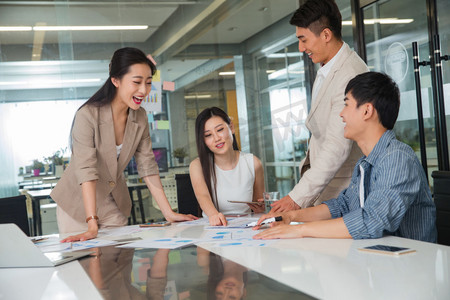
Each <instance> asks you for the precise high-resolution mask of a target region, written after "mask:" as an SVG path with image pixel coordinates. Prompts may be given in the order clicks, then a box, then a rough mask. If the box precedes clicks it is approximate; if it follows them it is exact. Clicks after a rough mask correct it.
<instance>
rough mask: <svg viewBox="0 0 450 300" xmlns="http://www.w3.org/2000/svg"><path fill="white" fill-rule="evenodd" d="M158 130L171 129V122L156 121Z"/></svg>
mask: <svg viewBox="0 0 450 300" xmlns="http://www.w3.org/2000/svg"><path fill="white" fill-rule="evenodd" d="M156 124H157V128H158V129H170V123H169V121H156Z"/></svg>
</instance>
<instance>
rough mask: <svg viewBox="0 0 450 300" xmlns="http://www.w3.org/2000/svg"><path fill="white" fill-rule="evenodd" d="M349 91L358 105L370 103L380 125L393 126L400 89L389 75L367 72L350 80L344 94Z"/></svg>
mask: <svg viewBox="0 0 450 300" xmlns="http://www.w3.org/2000/svg"><path fill="white" fill-rule="evenodd" d="M348 93H351V94H352V96H353V98H355V100H356V105H357V107H359V106H360V105H362V104H364V103H372V105H373V106H374V107H375V109H376V110H377V113H378V119H379V120H380V123H381V125H383V126H384V127H385V128H387V129H392V128H394V124H395V121H396V120H397V117H398V111H399V110H400V91H399V89H398V86H397V84H396V83H395V81H394V80H392V78H391V77H389V76H388V75H386V74H383V73H378V72H367V73H363V74H359V75H357V76H356V77H355V78H353V79H352V80H350V82H349V83H348V84H347V87H346V88H345V94H346V95H347V94H348Z"/></svg>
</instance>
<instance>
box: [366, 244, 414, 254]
mask: <svg viewBox="0 0 450 300" xmlns="http://www.w3.org/2000/svg"><path fill="white" fill-rule="evenodd" d="M358 250H361V251H368V252H375V253H382V254H389V255H401V254H406V253H412V252H416V250H414V249H411V248H404V247H395V246H388V245H374V246H368V247H364V248H359V249H358Z"/></svg>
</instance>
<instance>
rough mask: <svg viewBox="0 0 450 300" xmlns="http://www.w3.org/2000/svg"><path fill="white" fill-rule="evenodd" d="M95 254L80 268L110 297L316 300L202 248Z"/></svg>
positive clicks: (106, 250) (114, 250) (119, 250)
mask: <svg viewBox="0 0 450 300" xmlns="http://www.w3.org/2000/svg"><path fill="white" fill-rule="evenodd" d="M93 251H94V252H93V254H92V255H91V256H90V257H87V258H85V259H81V260H80V264H81V265H82V267H83V268H84V270H85V271H86V273H87V274H88V275H89V277H90V278H91V280H92V282H93V283H94V285H95V286H96V287H97V289H98V290H99V292H100V293H101V295H102V297H103V298H104V299H121V300H122V299H157V300H162V299H166V300H184V299H218V300H219V299H220V300H223V299H313V298H312V297H309V296H307V295H305V294H302V293H300V292H299V291H296V290H294V289H291V288H289V287H287V286H285V285H283V284H281V283H279V282H277V281H275V280H272V279H269V278H267V277H265V276H263V275H261V274H258V273H256V272H253V271H251V270H248V269H247V268H245V267H243V266H241V265H239V264H237V263H235V262H233V261H231V260H227V259H225V258H223V257H221V256H219V255H216V254H214V253H212V252H209V251H207V250H205V249H203V248H200V247H195V246H191V247H186V248H183V249H175V250H169V249H128V248H115V246H110V247H103V248H95V249H93Z"/></svg>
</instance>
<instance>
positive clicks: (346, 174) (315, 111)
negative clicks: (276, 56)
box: [289, 43, 368, 208]
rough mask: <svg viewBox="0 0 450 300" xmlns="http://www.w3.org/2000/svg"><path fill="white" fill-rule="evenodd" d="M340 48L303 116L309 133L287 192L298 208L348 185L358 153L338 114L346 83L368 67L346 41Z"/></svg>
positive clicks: (313, 203)
mask: <svg viewBox="0 0 450 300" xmlns="http://www.w3.org/2000/svg"><path fill="white" fill-rule="evenodd" d="M343 47H344V49H343V52H342V55H340V56H339V57H338V58H337V60H336V62H335V63H334V65H333V67H332V69H331V70H330V72H329V73H328V76H327V77H326V78H325V80H324V82H323V84H322V87H321V88H320V90H319V92H318V94H317V97H316V99H314V100H313V102H312V105H311V110H310V112H309V114H308V117H307V119H306V127H307V128H308V129H309V131H310V133H311V138H310V141H309V148H308V151H307V153H306V158H305V159H304V160H303V161H302V162H301V165H300V174H301V178H300V181H299V182H298V183H297V184H296V185H295V187H294V189H293V190H292V191H291V192H290V193H289V196H290V197H291V198H292V199H293V200H294V201H295V202H296V203H297V204H298V205H300V206H301V207H302V208H305V207H309V206H314V205H318V204H320V203H322V201H325V200H329V199H332V198H336V197H337V196H338V195H339V193H340V192H341V191H342V190H343V189H344V188H346V187H347V186H348V185H349V183H350V178H351V174H352V171H353V168H354V167H355V164H356V162H357V161H358V159H359V158H360V157H361V156H362V152H361V150H360V149H359V148H358V146H357V145H356V143H353V142H352V141H351V140H348V139H346V138H344V123H343V122H342V119H341V117H339V113H340V112H341V111H342V109H343V108H344V97H345V95H344V92H345V88H346V86H347V84H348V82H349V81H350V80H351V79H352V78H353V77H355V76H356V75H358V74H361V73H364V72H367V71H368V68H367V66H366V64H365V63H364V61H363V60H362V59H361V58H360V57H359V56H358V54H356V52H354V51H352V50H351V49H350V48H349V47H348V45H347V44H345V43H344V46H343Z"/></svg>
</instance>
